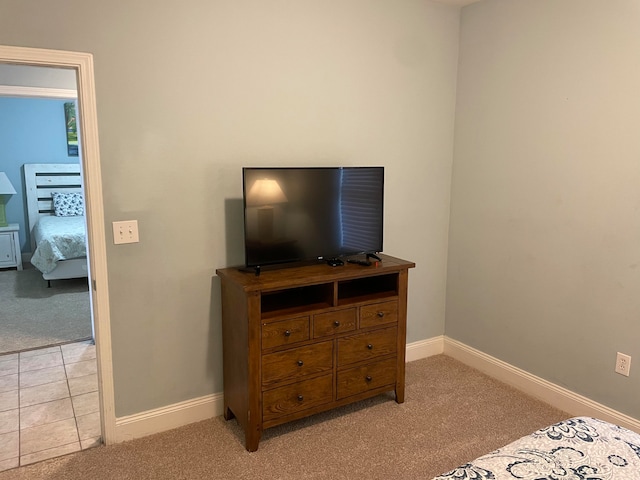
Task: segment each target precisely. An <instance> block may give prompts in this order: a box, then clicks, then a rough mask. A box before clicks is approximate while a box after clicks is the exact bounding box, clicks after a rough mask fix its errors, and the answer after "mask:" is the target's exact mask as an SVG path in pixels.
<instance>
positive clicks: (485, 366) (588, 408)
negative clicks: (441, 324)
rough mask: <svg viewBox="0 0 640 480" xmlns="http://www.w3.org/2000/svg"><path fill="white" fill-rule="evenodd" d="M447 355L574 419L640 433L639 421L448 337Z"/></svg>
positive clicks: (445, 340) (445, 347)
mask: <svg viewBox="0 0 640 480" xmlns="http://www.w3.org/2000/svg"><path fill="white" fill-rule="evenodd" d="M444 354H445V355H448V356H450V357H452V358H455V359H456V360H458V361H460V362H462V363H465V364H467V365H469V366H471V367H473V368H476V369H478V370H480V371H481V372H484V373H486V374H487V375H489V376H491V377H493V378H495V379H497V380H500V381H502V382H504V383H507V384H509V385H512V386H513V387H515V388H517V389H518V390H520V391H522V392H525V393H527V394H529V395H531V396H533V397H536V398H538V399H540V400H542V401H543V402H546V403H548V404H550V405H552V406H554V407H556V408H558V409H560V410H564V411H565V412H567V413H569V414H571V415H574V416H587V417H597V418H600V419H602V420H606V421H608V422H611V423H615V424H616V425H620V426H622V427H625V428H628V429H629V430H634V431H636V432H638V433H640V421H639V420H637V419H635V418H633V417H630V416H628V415H625V414H624V413H621V412H618V411H616V410H613V409H612V408H609V407H607V406H605V405H602V404H600V403H598V402H594V401H593V400H590V399H588V398H587V397H583V396H582V395H579V394H577V393H574V392H572V391H571V390H567V389H566V388H564V387H560V386H558V385H556V384H554V383H551V382H549V381H547V380H544V379H543V378H540V377H537V376H535V375H532V374H531V373H529V372H526V371H524V370H522V369H520V368H517V367H514V366H513V365H510V364H508V363H506V362H503V361H502V360H499V359H497V358H495V357H492V356H491V355H487V354H486V353H483V352H481V351H479V350H476V349H475V348H472V347H469V346H468V345H465V344H464V343H461V342H458V341H457V340H454V339H452V338H449V337H445V338H444Z"/></svg>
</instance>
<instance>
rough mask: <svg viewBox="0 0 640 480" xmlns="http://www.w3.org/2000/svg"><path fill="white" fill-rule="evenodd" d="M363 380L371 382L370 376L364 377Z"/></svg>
mask: <svg viewBox="0 0 640 480" xmlns="http://www.w3.org/2000/svg"><path fill="white" fill-rule="evenodd" d="M364 379H365V380H366V381H367V382H370V381H371V380H373V378H371V375H367V376H366V377H364Z"/></svg>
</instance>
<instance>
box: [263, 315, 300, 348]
mask: <svg viewBox="0 0 640 480" xmlns="http://www.w3.org/2000/svg"><path fill="white" fill-rule="evenodd" d="M305 340H309V317H308V316H307V317H299V318H292V319H290V320H283V321H281V322H274V323H264V324H263V325H262V348H263V350H264V349H267V348H273V347H280V346H282V345H289V344H292V343H297V342H303V341H305Z"/></svg>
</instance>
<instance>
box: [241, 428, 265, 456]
mask: <svg viewBox="0 0 640 480" xmlns="http://www.w3.org/2000/svg"><path fill="white" fill-rule="evenodd" d="M261 433H262V432H261V431H260V427H258V426H257V425H256V427H254V428H252V427H251V426H250V427H249V428H247V430H246V432H244V440H245V445H246V447H247V451H249V452H255V451H256V450H258V444H259V443H260V437H261V436H262V435H261Z"/></svg>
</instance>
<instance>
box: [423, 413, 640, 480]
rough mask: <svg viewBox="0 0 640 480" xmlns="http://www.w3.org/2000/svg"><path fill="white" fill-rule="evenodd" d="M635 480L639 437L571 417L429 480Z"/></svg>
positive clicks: (639, 462)
mask: <svg viewBox="0 0 640 480" xmlns="http://www.w3.org/2000/svg"><path fill="white" fill-rule="evenodd" d="M472 479H473V480H516V479H519V480H638V479H640V435H639V434H637V433H635V432H632V431H631V430H627V429H625V428H623V427H620V426H617V425H613V424H611V423H608V422H605V421H603V420H598V419H595V418H588V417H576V418H570V419H568V420H564V421H562V422H559V423H556V424H554V425H550V426H548V427H546V428H542V429H540V430H538V431H536V432H534V433H532V434H531V435H528V436H526V437H522V438H520V439H519V440H516V441H515V442H512V443H510V444H508V445H506V446H504V447H502V448H500V449H498V450H496V451H494V452H491V453H488V454H486V455H483V456H482V457H478V458H476V459H475V460H473V461H471V462H469V463H466V464H464V465H460V466H459V467H458V468H455V469H453V470H452V471H450V472H447V473H445V474H443V475H440V476H439V477H436V478H434V479H433V480H472Z"/></svg>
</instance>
